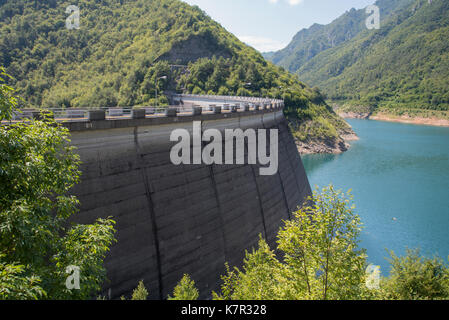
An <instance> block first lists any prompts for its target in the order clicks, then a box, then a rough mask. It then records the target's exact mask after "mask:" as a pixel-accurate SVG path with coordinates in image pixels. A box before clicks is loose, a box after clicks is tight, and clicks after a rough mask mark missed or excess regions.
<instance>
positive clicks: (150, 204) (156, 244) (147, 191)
mask: <svg viewBox="0 0 449 320" xmlns="http://www.w3.org/2000/svg"><path fill="white" fill-rule="evenodd" d="M134 143H135V145H136V149H137V157H138V159H139V162H140V165H141V170H142V177H143V184H144V187H145V194H146V197H147V201H148V208H149V211H150V218H151V227H152V231H153V241H154V249H155V251H156V264H157V271H158V282H159V299H160V300H163V282H162V264H161V252H160V246H159V237H158V231H157V223H156V214H155V212H154V205H153V199H152V198H151V191H150V186H149V184H148V174H147V171H146V168H145V165H144V161H143V154H142V152H141V149H140V146H139V141H138V135H137V127H134Z"/></svg>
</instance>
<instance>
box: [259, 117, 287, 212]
mask: <svg viewBox="0 0 449 320" xmlns="http://www.w3.org/2000/svg"><path fill="white" fill-rule="evenodd" d="M262 126H263V128H264V129H266V128H265V123H264V121H263V115H262ZM276 128H277V129H278V131H280V130H279V124H278V123H276ZM280 137H281V135H280V134H278V139H279V138H280ZM270 138H271V136H270ZM270 143H271V141H270ZM278 144H279V141H278ZM278 152H279V149H278ZM287 157H288V155H287ZM277 176H278V177H279V181H280V182H281V189H282V196H283V198H284V204H285V208H286V209H287V216H288V219H289V220H291V219H292V217H291V214H290V207H289V206H288V200H287V195H286V194H285V188H284V182H283V181H282V177H281V173H280V170H278V172H277Z"/></svg>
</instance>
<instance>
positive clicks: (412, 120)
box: [368, 113, 449, 127]
mask: <svg viewBox="0 0 449 320" xmlns="http://www.w3.org/2000/svg"><path fill="white" fill-rule="evenodd" d="M368 119H369V120H376V121H386V122H398V123H407V124H415V125H426V126H434V127H449V120H446V119H438V118H423V117H409V116H406V115H404V116H393V115H386V114H382V113H381V114H377V115H372V116H370V117H369V118H368Z"/></svg>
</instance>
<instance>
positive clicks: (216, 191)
mask: <svg viewBox="0 0 449 320" xmlns="http://www.w3.org/2000/svg"><path fill="white" fill-rule="evenodd" d="M203 125H204V123H203V122H202V123H201V137H202V136H203ZM201 145H202V147H204V146H205V143H204V141H203V140H202V139H201ZM208 167H209V174H210V179H211V182H212V188H213V189H214V194H215V200H216V201H217V209H218V216H219V217H220V224H221V233H222V239H223V254H224V263H226V262H227V261H228V255H227V242H226V233H225V229H224V225H225V224H224V218H223V210H222V209H221V205H220V199H219V196H218V189H217V181H215V176H214V168H213V164H212V165H209V166H208Z"/></svg>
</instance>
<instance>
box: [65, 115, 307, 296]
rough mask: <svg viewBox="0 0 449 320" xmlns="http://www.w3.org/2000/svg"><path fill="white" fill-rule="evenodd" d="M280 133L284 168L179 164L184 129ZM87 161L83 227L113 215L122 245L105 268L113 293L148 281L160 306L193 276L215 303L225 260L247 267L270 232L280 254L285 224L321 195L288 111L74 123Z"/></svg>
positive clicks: (81, 195) (81, 190)
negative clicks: (177, 135) (173, 154)
mask: <svg viewBox="0 0 449 320" xmlns="http://www.w3.org/2000/svg"><path fill="white" fill-rule="evenodd" d="M192 121H202V124H203V127H208V128H216V129H220V130H224V129H237V128H240V129H243V130H246V129H248V128H252V129H263V128H264V129H278V130H279V170H278V173H277V174H275V175H272V176H261V175H259V165H248V164H244V165H209V166H208V165H178V166H176V165H174V164H172V163H171V161H170V150H171V148H172V146H173V145H175V144H176V142H170V133H171V132H172V130H174V129H178V128H184V129H186V130H192ZM64 126H66V127H68V128H69V130H70V131H71V135H72V144H73V145H74V146H75V147H77V153H78V154H79V155H80V157H81V161H82V165H81V171H82V176H81V182H80V184H78V185H77V186H75V187H74V188H73V194H74V195H76V196H77V197H78V199H79V200H80V212H79V213H78V214H77V215H76V216H75V218H74V222H77V223H93V222H94V221H95V220H96V219H98V218H107V217H109V216H111V217H112V218H113V220H115V221H116V229H117V232H116V234H115V236H116V239H117V243H116V244H115V245H114V246H113V247H112V248H111V251H110V253H109V254H108V256H107V258H106V261H105V266H106V269H107V278H108V281H107V282H106V283H105V284H104V294H105V295H110V297H111V298H118V297H120V296H122V295H127V296H129V295H130V292H132V290H133V289H134V288H136V287H137V284H138V282H139V281H140V280H143V281H144V284H145V286H146V287H147V289H148V291H149V292H150V298H152V299H165V298H166V297H167V295H168V294H171V293H172V290H173V288H174V287H175V286H176V284H177V283H178V281H179V280H180V279H181V278H182V276H183V275H184V274H189V275H190V276H191V277H192V279H193V280H194V281H195V282H196V286H197V288H198V290H199V291H200V298H202V299H207V298H209V297H210V294H211V292H212V291H213V290H218V289H219V287H220V284H221V280H220V275H222V274H224V272H225V262H228V263H229V265H230V266H231V267H232V266H241V264H242V261H243V258H244V256H245V250H251V249H252V248H253V247H257V243H258V239H259V235H262V236H263V237H264V238H265V239H266V240H267V242H268V244H269V245H270V247H271V248H274V247H275V244H276V235H277V232H278V230H279V228H280V227H281V226H282V225H283V222H282V221H283V220H287V219H289V218H290V217H291V212H293V211H295V209H296V208H297V207H298V206H300V205H301V204H302V203H303V201H304V199H305V198H306V197H308V196H309V195H311V189H310V185H309V182H308V179H307V176H306V173H305V171H304V167H303V164H302V161H301V158H300V155H299V153H298V151H297V148H296V145H295V143H294V140H293V137H292V135H291V133H290V131H289V129H288V125H287V122H286V119H285V118H284V115H283V113H282V111H281V110H274V111H266V110H265V111H260V112H244V113H239V114H221V115H210V116H206V115H202V116H191V117H176V118H151V119H150V118H147V119H134V120H131V119H130V120H117V121H110V120H109V121H95V122H72V123H65V124H64Z"/></svg>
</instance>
